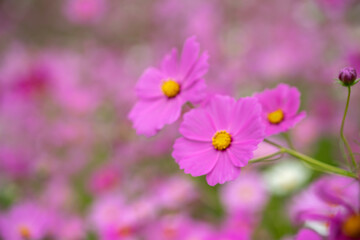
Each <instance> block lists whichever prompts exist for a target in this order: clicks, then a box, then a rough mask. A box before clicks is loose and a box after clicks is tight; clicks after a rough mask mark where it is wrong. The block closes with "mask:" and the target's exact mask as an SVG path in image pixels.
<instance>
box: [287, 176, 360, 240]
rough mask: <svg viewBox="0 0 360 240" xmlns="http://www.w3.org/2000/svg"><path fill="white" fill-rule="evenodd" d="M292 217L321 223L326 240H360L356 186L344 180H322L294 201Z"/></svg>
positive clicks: (334, 177)
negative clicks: (326, 232) (325, 228)
mask: <svg viewBox="0 0 360 240" xmlns="http://www.w3.org/2000/svg"><path fill="white" fill-rule="evenodd" d="M291 213H292V216H293V218H295V219H296V220H300V221H315V222H322V223H323V224H324V225H326V226H327V227H328V230H329V232H328V234H329V237H328V239H329V240H351V239H360V215H359V184H358V182H357V181H356V180H353V179H350V178H346V177H339V176H326V177H323V178H321V179H319V180H318V181H316V182H315V183H314V184H313V185H312V186H311V187H310V189H309V190H307V191H306V190H305V192H304V193H302V194H301V195H300V196H299V197H297V198H295V201H294V206H293V207H292V209H291Z"/></svg>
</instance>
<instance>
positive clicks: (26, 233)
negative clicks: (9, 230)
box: [19, 226, 31, 239]
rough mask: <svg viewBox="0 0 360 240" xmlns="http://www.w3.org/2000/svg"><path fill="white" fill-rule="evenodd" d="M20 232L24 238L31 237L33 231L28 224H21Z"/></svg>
mask: <svg viewBox="0 0 360 240" xmlns="http://www.w3.org/2000/svg"><path fill="white" fill-rule="evenodd" d="M19 233H20V236H21V237H22V238H24V239H30V238H31V232H30V229H29V228H28V227H26V226H20V227H19Z"/></svg>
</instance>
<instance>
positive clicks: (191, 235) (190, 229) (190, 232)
mask: <svg viewBox="0 0 360 240" xmlns="http://www.w3.org/2000/svg"><path fill="white" fill-rule="evenodd" d="M211 233H212V231H211V228H210V227H209V226H207V225H206V224H204V223H202V222H198V221H196V220H194V219H192V218H190V217H188V216H186V215H184V214H178V215H165V216H163V217H162V218H160V219H158V220H157V221H155V222H153V223H152V224H150V225H149V227H148V228H147V230H146V231H145V236H146V238H145V239H162V240H184V239H199V240H207V239H209V236H211V235H210V234H211Z"/></svg>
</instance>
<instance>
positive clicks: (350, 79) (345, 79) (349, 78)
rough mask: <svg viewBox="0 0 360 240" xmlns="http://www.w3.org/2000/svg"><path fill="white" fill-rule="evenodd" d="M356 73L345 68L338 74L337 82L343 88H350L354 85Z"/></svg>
mask: <svg viewBox="0 0 360 240" xmlns="http://www.w3.org/2000/svg"><path fill="white" fill-rule="evenodd" d="M356 78H357V73H356V70H355V68H352V67H345V68H343V69H342V70H341V71H340V73H339V80H340V81H341V83H342V84H343V85H344V86H352V85H354V84H355V80H356Z"/></svg>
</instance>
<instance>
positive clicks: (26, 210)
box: [0, 202, 54, 240]
mask: <svg viewBox="0 0 360 240" xmlns="http://www.w3.org/2000/svg"><path fill="white" fill-rule="evenodd" d="M53 220H54V219H53V217H52V216H51V215H50V214H48V213H47V211H46V210H45V209H42V208H40V207H39V206H38V205H37V204H34V203H30V202H26V203H20V204H17V205H15V206H13V207H12V208H11V209H10V210H9V211H8V212H7V213H5V214H2V216H1V218H0V235H1V236H2V237H3V239H9V240H10V239H11V240H24V239H43V238H44V237H45V236H46V235H47V234H49V232H50V229H51V223H52V222H53Z"/></svg>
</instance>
